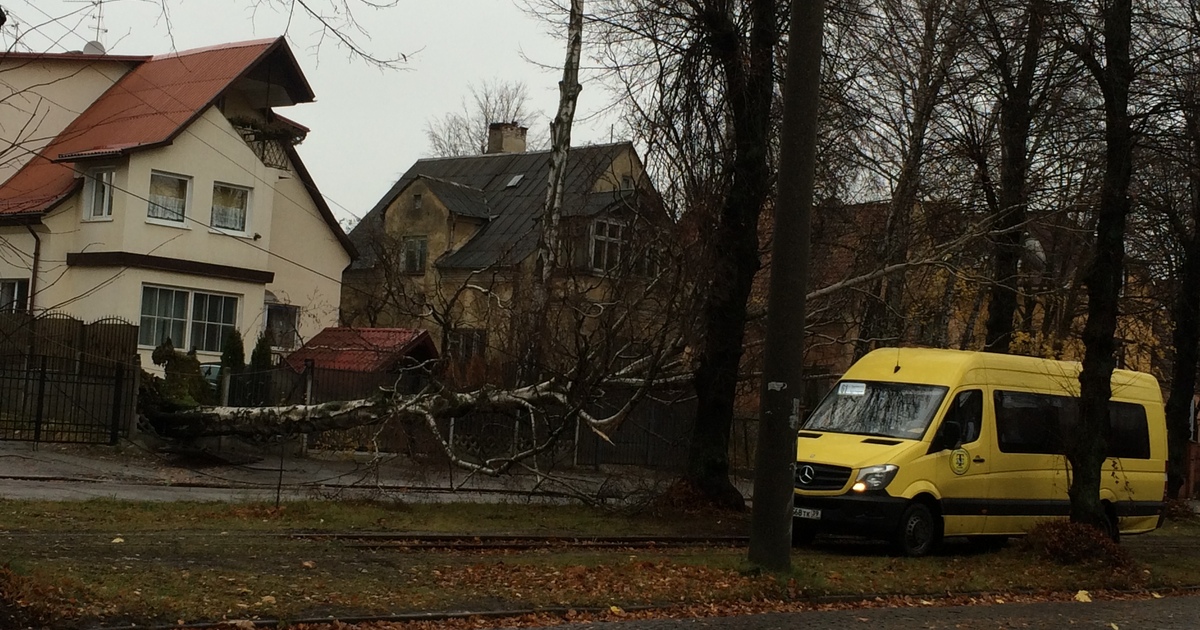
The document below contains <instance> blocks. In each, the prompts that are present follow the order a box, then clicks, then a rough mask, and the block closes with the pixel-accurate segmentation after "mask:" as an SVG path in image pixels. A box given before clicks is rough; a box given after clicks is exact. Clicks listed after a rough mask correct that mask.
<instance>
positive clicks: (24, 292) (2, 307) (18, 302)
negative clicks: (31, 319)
mask: <svg viewBox="0 0 1200 630" xmlns="http://www.w3.org/2000/svg"><path fill="white" fill-rule="evenodd" d="M4 285H11V286H12V294H13V299H12V300H11V301H9V302H0V313H24V312H26V311H28V310H29V279H28V278H2V279H0V295H2V294H3V287H4Z"/></svg>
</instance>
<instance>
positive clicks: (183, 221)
mask: <svg viewBox="0 0 1200 630" xmlns="http://www.w3.org/2000/svg"><path fill="white" fill-rule="evenodd" d="M156 176H157V177H167V178H171V179H176V180H179V181H181V182H183V183H184V192H183V209H182V211H181V214H180V218H179V219H178V220H175V219H170V218H164V217H156V216H152V215H151V214H150V213H151V212H152V211H153V210H154V208H155V207H156V206H157V207H159V208H164V209H166V207H165V206H162V205H159V204H157V203H155V202H154V193H153V190H154V178H155V177H156ZM192 188H193V181H192V177H191V176H190V175H183V174H180V173H171V172H169V171H159V170H151V171H150V184H149V187H148V189H149V192H147V195H146V202H147V203H146V223H152V224H154V225H164V226H168V227H177V228H186V227H187V220H188V208H189V207H190V206H191V205H192Z"/></svg>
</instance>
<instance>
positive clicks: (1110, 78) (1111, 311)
mask: <svg viewBox="0 0 1200 630" xmlns="http://www.w3.org/2000/svg"><path fill="white" fill-rule="evenodd" d="M1101 10H1102V14H1103V16H1102V19H1103V22H1104V57H1105V64H1104V66H1103V67H1101V66H1100V64H1099V62H1098V61H1097V60H1096V58H1095V56H1094V53H1093V52H1092V51H1087V50H1084V51H1082V53H1083V54H1082V57H1083V60H1084V63H1086V64H1087V65H1088V66H1089V67H1090V68H1091V69H1092V73H1093V75H1094V76H1095V78H1096V80H1097V82H1098V83H1099V84H1100V90H1101V92H1102V93H1103V95H1104V119H1105V130H1104V140H1105V170H1104V180H1103V182H1102V184H1101V191H1100V207H1099V210H1098V217H1097V225H1096V245H1095V251H1094V256H1093V258H1092V260H1091V263H1090V266H1089V269H1088V272H1087V276H1086V283H1087V292H1088V317H1087V324H1086V325H1085V326H1084V330H1083V344H1084V357H1083V371H1082V372H1081V373H1080V375H1079V385H1080V404H1079V412H1080V413H1079V426H1078V428H1077V429H1076V430H1075V431H1074V432H1073V433H1072V436H1071V439H1070V440H1069V441H1068V444H1067V449H1066V451H1067V460H1068V461H1069V462H1070V463H1071V467H1072V477H1071V488H1070V490H1069V495H1070V498H1071V520H1072V521H1073V522H1077V523H1090V524H1093V525H1097V526H1100V527H1103V526H1104V525H1105V522H1106V521H1105V514H1104V510H1103V507H1102V506H1101V503H1100V479H1101V473H1102V470H1101V469H1102V467H1103V464H1104V460H1105V448H1106V445H1107V442H1108V435H1109V409H1108V401H1109V399H1110V398H1111V397H1112V373H1113V369H1114V367H1115V365H1114V361H1115V359H1114V354H1115V351H1116V338H1115V333H1116V329H1117V315H1118V309H1119V298H1120V290H1121V281H1122V271H1123V266H1124V264H1123V263H1124V256H1125V222H1126V218H1127V217H1128V215H1129V208H1130V201H1129V182H1130V178H1131V176H1132V171H1133V144H1134V135H1133V128H1132V125H1131V122H1130V116H1129V84H1130V83H1131V82H1132V80H1133V66H1132V64H1131V63H1130V59H1129V48H1130V38H1131V32H1132V21H1133V19H1132V18H1133V8H1132V6H1131V0H1111V1H1109V2H1104V3H1102V9H1101Z"/></svg>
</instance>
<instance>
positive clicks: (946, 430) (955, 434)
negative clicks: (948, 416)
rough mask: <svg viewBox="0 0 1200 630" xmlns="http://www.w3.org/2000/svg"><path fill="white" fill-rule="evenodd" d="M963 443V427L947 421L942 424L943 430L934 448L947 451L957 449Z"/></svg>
mask: <svg viewBox="0 0 1200 630" xmlns="http://www.w3.org/2000/svg"><path fill="white" fill-rule="evenodd" d="M961 443H962V425H961V424H959V423H958V422H957V421H955V420H947V421H945V422H943V423H942V428H941V429H939V430H938V434H937V437H936V438H935V439H934V443H933V446H934V450H938V451H944V450H946V449H952V448H957V447H958V445H959V444H961Z"/></svg>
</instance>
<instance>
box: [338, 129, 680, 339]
mask: <svg viewBox="0 0 1200 630" xmlns="http://www.w3.org/2000/svg"><path fill="white" fill-rule="evenodd" d="M489 131H490V137H489V142H488V148H487V152H486V153H484V154H482V155H476V156H468V157H452V158H433V159H424V160H419V161H417V162H416V163H415V164H413V166H412V167H411V168H409V169H408V171H407V172H406V173H405V174H404V175H403V176H402V177H401V178H400V179H399V181H397V182H396V184H395V185H394V186H392V188H391V190H389V191H388V193H387V194H386V195H384V197H383V198H382V199H380V200H379V202H378V203H377V204H376V205H375V207H374V208H373V209H372V210H371V211H370V212H369V213H368V214H367V215H366V217H364V218H363V220H362V222H361V223H360V224H359V225H358V226H357V227H356V228H355V229H354V230H353V231H352V232H351V234H350V238H351V240H352V241H353V242H354V243H355V246H356V248H357V249H358V251H359V252H360V256H361V257H360V258H359V260H357V261H356V262H355V263H354V264H352V265H351V267H350V268H349V269H348V270H347V271H346V273H345V274H344V275H343V288H342V319H343V322H344V323H345V324H347V325H353V326H402V327H414V328H425V329H428V330H430V332H431V334H432V336H433V338H434V340H435V341H436V342H437V344H438V346H439V349H440V350H441V351H442V353H443V354H444V355H448V356H450V357H452V358H458V359H460V360H461V359H470V358H471V357H487V359H488V361H489V362H492V361H493V360H494V361H496V362H506V361H507V360H508V359H514V358H515V357H516V355H517V354H518V353H519V352H520V351H521V350H520V346H521V345H522V343H525V341H522V340H519V339H517V337H518V335H517V334H516V333H515V332H514V331H515V330H517V329H518V328H519V327H520V325H521V321H520V317H521V315H520V311H521V308H520V306H521V305H522V304H525V303H527V302H528V299H529V296H530V291H531V288H530V286H531V285H530V283H531V280H532V279H533V278H534V277H535V276H536V273H535V270H534V265H535V261H536V258H537V255H536V251H537V242H538V237H539V235H540V234H541V218H542V216H543V209H544V205H545V201H546V199H545V197H546V188H547V180H548V168H549V156H550V154H549V152H548V151H542V152H526V151H525V129H524V128H522V127H519V126H517V125H515V124H509V123H498V124H493V125H491V128H490V130H489ZM669 225H670V220H669V219H668V218H667V216H666V214H665V213H664V212H663V210H662V206H661V204H660V203H658V202H657V195H656V194H655V193H654V191H653V189H652V188H651V187H650V185H649V182H648V180H647V177H646V175H645V172H644V170H643V167H642V164H641V161H640V159H639V158H638V156H637V153H636V152H635V151H634V149H633V146H632V145H631V144H630V143H627V142H625V143H614V144H603V145H593V146H582V147H575V148H572V149H571V151H570V154H569V157H568V166H567V174H566V183H565V188H564V193H563V219H562V224H561V228H562V238H561V240H560V244H559V248H558V249H559V252H560V254H561V259H562V261H561V263H560V267H561V268H560V269H558V270H557V271H556V273H555V278H556V281H555V286H556V287H557V288H558V289H557V290H556V297H557V298H558V299H563V298H564V296H565V295H567V294H571V295H574V296H577V297H579V296H582V297H583V298H584V299H586V300H591V301H594V302H597V301H604V300H611V299H616V298H615V293H614V291H615V289H614V287H615V286H616V285H617V284H619V282H617V281H616V279H617V278H624V277H634V276H636V277H639V278H643V279H644V278H646V277H648V276H649V275H651V273H649V272H653V271H654V270H655V269H654V265H655V263H654V261H653V257H652V256H651V255H649V254H648V252H652V251H656V250H655V248H654V246H652V245H650V244H649V241H650V240H651V236H652V235H653V236H654V237H655V238H657V237H661V236H662V234H663V233H664V231H663V230H662V228H664V226H669ZM643 284H644V282H643Z"/></svg>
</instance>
